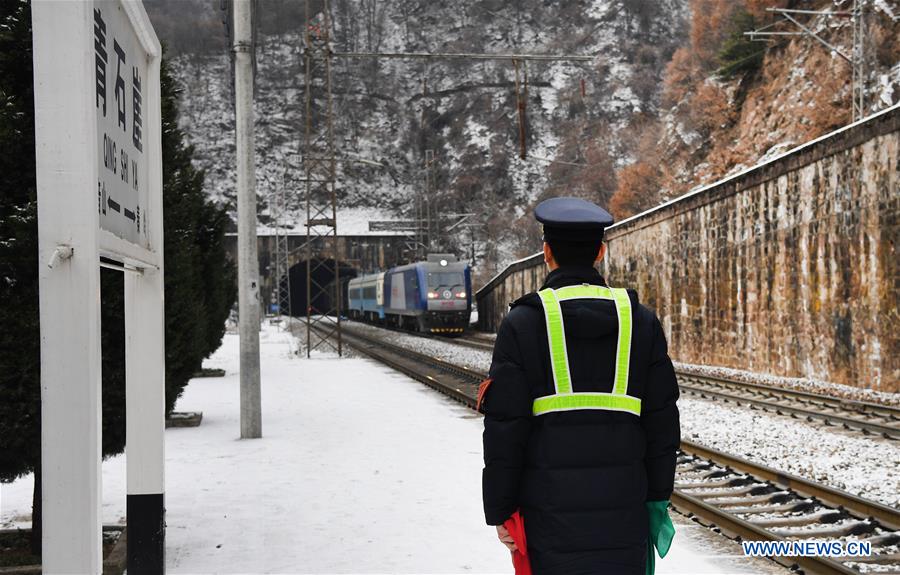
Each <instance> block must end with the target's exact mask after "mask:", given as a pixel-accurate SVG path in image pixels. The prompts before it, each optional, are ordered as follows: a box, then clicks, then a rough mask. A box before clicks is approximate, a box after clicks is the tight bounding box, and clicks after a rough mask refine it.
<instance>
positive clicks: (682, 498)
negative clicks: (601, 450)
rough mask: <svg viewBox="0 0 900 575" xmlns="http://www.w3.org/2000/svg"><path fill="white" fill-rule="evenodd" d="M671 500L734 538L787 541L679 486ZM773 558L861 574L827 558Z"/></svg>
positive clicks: (833, 573) (826, 571)
mask: <svg viewBox="0 0 900 575" xmlns="http://www.w3.org/2000/svg"><path fill="white" fill-rule="evenodd" d="M670 501H671V503H672V505H673V506H674V507H675V508H676V509H677V510H679V511H681V512H682V513H684V514H687V515H690V514H693V515H697V516H699V517H702V518H705V519H707V520H709V521H711V522H712V523H713V524H714V525H715V526H716V527H718V528H719V529H721V530H722V531H725V532H726V534H728V535H730V536H731V537H732V538H734V539H738V538H739V539H743V540H749V541H788V540H787V539H786V538H784V537H782V536H780V535H776V534H775V533H772V532H771V531H768V530H766V529H763V528H762V527H759V526H757V525H754V524H752V523H750V522H749V521H745V520H744V519H741V518H740V517H737V516H736V515H732V514H731V513H728V512H727V511H724V510H722V509H720V508H718V507H715V506H714V505H710V504H709V503H706V502H704V501H701V500H700V499H697V498H696V497H693V496H691V495H688V494H687V493H684V492H683V491H680V490H678V489H676V490H674V491H673V492H672V498H671V499H670ZM771 559H772V560H773V561H775V562H776V563H779V564H781V565H784V566H785V567H788V568H793V567H794V566H795V565H796V566H799V567H801V568H803V569H804V570H809V572H810V573H818V574H821V575H859V571H857V570H855V569H851V568H849V567H845V566H844V565H841V564H840V563H838V562H837V561H834V560H833V559H830V558H828V557H799V556H781V557H778V556H775V557H771Z"/></svg>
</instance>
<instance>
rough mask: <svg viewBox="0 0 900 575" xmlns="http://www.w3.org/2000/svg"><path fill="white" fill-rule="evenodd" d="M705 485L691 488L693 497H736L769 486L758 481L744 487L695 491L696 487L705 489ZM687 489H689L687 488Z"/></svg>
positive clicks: (751, 493) (750, 493)
mask: <svg viewBox="0 0 900 575" xmlns="http://www.w3.org/2000/svg"><path fill="white" fill-rule="evenodd" d="M704 487H705V486H697V487H694V488H692V489H691V493H690V495H691V497H696V498H698V499H703V500H706V499H710V498H716V497H734V496H737V495H756V493H754V489H758V488H760V487H765V488H768V487H769V486H768V485H766V484H760V483H756V484H754V485H746V486H744V487H740V488H737V489H710V490H709V491H701V492H698V491H694V490H696V489H703V488H704ZM685 491H687V490H685Z"/></svg>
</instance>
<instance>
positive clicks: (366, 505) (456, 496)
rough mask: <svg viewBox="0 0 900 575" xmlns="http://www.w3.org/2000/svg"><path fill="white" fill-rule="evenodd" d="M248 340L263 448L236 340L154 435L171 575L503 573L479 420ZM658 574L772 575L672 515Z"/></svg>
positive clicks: (272, 332) (356, 362) (120, 460)
mask: <svg viewBox="0 0 900 575" xmlns="http://www.w3.org/2000/svg"><path fill="white" fill-rule="evenodd" d="M296 348H297V343H296V342H295V341H293V340H292V339H291V336H290V335H288V334H287V333H283V332H279V331H278V328H277V327H275V326H269V325H266V326H265V327H264V330H263V332H262V334H261V359H262V382H263V392H262V398H263V435H264V437H263V438H262V439H255V440H240V439H239V405H238V397H239V382H238V373H237V370H238V363H237V361H238V360H237V358H238V339H237V336H236V335H235V334H233V333H229V334H227V335H226V336H225V341H224V343H223V345H222V348H221V349H220V350H219V351H217V352H216V353H215V354H214V355H213V357H212V358H211V359H210V360H209V361H208V362H206V364H205V367H211V368H222V369H225V371H226V375H225V377H223V378H204V379H194V380H192V381H191V383H190V385H189V386H188V387H187V389H186V391H185V393H184V395H183V396H182V398H181V399H179V401H178V405H177V408H178V409H179V410H182V411H188V410H192V411H203V414H204V417H203V423H202V425H201V426H200V427H197V428H172V429H167V430H166V466H167V468H166V509H167V516H166V522H167V525H168V529H167V533H166V538H167V541H166V545H167V557H166V560H167V569H168V571H169V572H170V573H212V572H216V573H261V572H270V573H509V572H511V565H510V561H509V556H508V554H507V552H506V551H505V550H504V548H503V547H502V546H501V545H500V544H499V543H498V542H497V541H496V540H495V535H494V532H493V529H492V528H490V527H488V526H485V525H484V521H483V515H482V511H481V486H480V482H481V467H482V460H481V431H482V424H481V421H480V417H479V416H477V415H476V414H474V413H473V412H472V411H470V410H468V409H466V408H464V407H462V406H460V405H458V404H457V403H455V402H453V401H450V400H448V399H446V398H445V397H444V396H442V395H440V394H438V393H436V392H434V391H432V390H430V389H429V388H427V387H425V386H422V385H420V384H418V383H416V382H413V381H412V380H410V379H408V378H406V377H405V376H402V375H399V374H397V373H395V372H392V371H389V370H388V369H387V368H384V367H382V366H380V365H378V364H376V363H374V362H371V361H369V360H366V359H347V358H345V359H340V360H339V359H312V360H307V359H305V358H300V357H298V356H297V355H295V354H294V353H293V350H295V349H296ZM124 463H125V459H124V456H118V457H114V458H111V459H109V460H107V461H105V462H104V463H103V484H104V489H103V521H104V522H106V523H117V522H121V521H122V520H123V518H124V515H125V481H124V479H125V465H124ZM31 487H32V478H31V477H30V476H26V477H23V478H20V479H19V480H17V481H15V482H13V483H11V484H8V485H3V486H2V492H0V494H2V497H0V526H3V527H10V526H13V525H22V526H25V525H26V524H27V522H28V521H29V519H30V517H29V514H30V504H31ZM674 520H675V522H676V524H677V525H678V533H677V535H676V539H675V544H674V546H673V549H672V551H671V552H670V555H669V556H668V557H667V558H666V559H665V560H663V561H661V562H660V563H659V567H658V572H660V573H682V574H687V573H776V572H777V573H781V572H783V571H781V570H780V569H779V568H777V567H776V566H775V565H774V564H772V563H770V562H768V561H765V560H758V559H754V560H749V559H746V558H744V557H742V556H740V550H739V547H738V546H737V544H735V543H733V542H730V541H728V540H726V539H724V538H722V537H720V536H718V535H716V534H714V533H712V532H710V531H708V530H706V529H703V528H702V527H699V526H697V525H695V524H693V523H691V522H690V521H688V520H686V519H684V518H682V517H680V516H677V515H676V516H675V518H674Z"/></svg>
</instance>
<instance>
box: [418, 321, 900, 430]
mask: <svg viewBox="0 0 900 575" xmlns="http://www.w3.org/2000/svg"><path fill="white" fill-rule="evenodd" d="M416 335H422V334H416ZM426 337H429V336H428V335H427V334H426ZM447 341H449V342H451V343H455V344H458V345H463V346H466V347H470V348H473V349H478V350H482V351H490V350H492V349H493V344H492V343H490V342H489V341H485V340H484V339H482V340H481V341H478V339H476V338H474V337H472V336H465V335H463V336H462V337H459V338H456V339H452V340H447ZM675 373H676V375H677V376H678V385H679V388H680V389H682V390H683V391H686V392H688V393H691V394H693V395H698V396H700V397H704V396H705V397H714V398H716V399H722V400H726V401H734V402H735V403H742V404H747V405H754V406H757V407H760V408H762V409H763V410H765V411H770V412H775V413H778V414H780V415H784V414H790V415H795V416H799V417H803V418H805V419H807V420H809V421H812V420H816V421H821V422H823V423H826V424H835V425H841V426H843V427H845V428H848V429H852V430H857V431H861V432H863V433H866V434H869V433H871V434H875V435H880V436H882V437H884V438H887V439H900V409H897V408H894V407H891V406H888V405H880V404H877V403H871V402H864V401H856V400H847V399H839V398H833V397H828V396H826V395H821V394H817V393H811V392H808V391H801V390H795V389H788V388H782V387H775V386H772V385H765V384H759V383H750V382H745V381H739V380H735V379H729V378H725V377H714V376H708V375H698V374H694V373H690V372H687V371H683V370H676V372H675ZM698 384H699V385H698ZM713 388H717V389H713ZM726 388H732V389H735V390H736V391H735V392H729V391H728V390H727V389H726ZM741 392H748V393H756V394H760V395H768V396H769V399H766V398H762V397H748V396H747V395H742V394H741ZM778 401H793V402H797V403H800V404H814V407H812V408H810V407H806V406H803V405H801V406H797V405H786V404H784V403H777V402H778ZM822 407H825V408H829V409H834V410H840V411H844V412H847V413H848V414H858V415H859V416H860V417H852V416H848V415H842V414H840V413H826V412H823V411H822V410H821V408H822ZM863 417H868V418H876V419H877V418H881V419H884V420H886V421H888V422H897V424H898V425H896V426H891V425H886V424H884V423H880V422H878V421H866V420H865V419H862V418H863Z"/></svg>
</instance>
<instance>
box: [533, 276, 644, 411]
mask: <svg viewBox="0 0 900 575" xmlns="http://www.w3.org/2000/svg"><path fill="white" fill-rule="evenodd" d="M538 295H539V296H540V298H541V304H542V305H543V308H544V319H545V323H546V325H547V341H548V343H549V347H550V366H551V370H552V372H553V384H554V388H555V389H556V393H554V394H553V395H548V396H544V397H539V398H537V399H535V400H534V404H533V407H532V411H533V413H534V415H543V414H545V413H550V412H554V411H572V410H578V409H600V410H609V411H624V412H628V413H633V414H634V415H638V416H640V414H641V400H640V398H637V397H632V396H630V395H628V369H629V363H630V361H631V335H632V321H631V320H632V317H631V315H632V314H631V299H630V298H629V297H628V292H627V291H626V290H624V289H621V288H608V287H605V286H594V285H587V284H584V285H579V286H566V287H562V288H559V289H557V290H553V289H550V288H548V289H543V290H541V291H539V292H538ZM572 299H606V300H612V301H613V303H615V305H616V316H617V318H618V321H619V331H618V338H617V341H616V363H615V376H614V378H613V389H612V392H611V393H596V392H590V393H588V392H582V393H579V392H574V391H573V390H572V376H571V372H570V371H569V357H568V351H567V349H566V332H565V325H564V324H563V317H562V307H561V306H560V302H562V301H567V300H572Z"/></svg>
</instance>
